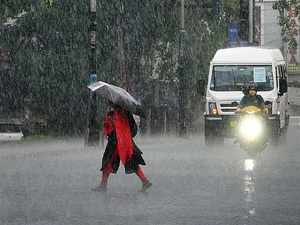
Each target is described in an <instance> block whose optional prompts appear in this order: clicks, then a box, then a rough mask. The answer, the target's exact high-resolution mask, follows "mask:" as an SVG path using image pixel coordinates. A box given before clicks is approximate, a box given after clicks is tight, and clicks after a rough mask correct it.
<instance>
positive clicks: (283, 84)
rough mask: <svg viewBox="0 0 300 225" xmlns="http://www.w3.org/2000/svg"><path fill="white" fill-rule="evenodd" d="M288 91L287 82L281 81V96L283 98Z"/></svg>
mask: <svg viewBox="0 0 300 225" xmlns="http://www.w3.org/2000/svg"><path fill="white" fill-rule="evenodd" d="M287 91H288V84H287V80H285V79H284V80H283V79H282V80H280V81H279V93H278V95H279V96H282V95H283V94H284V93H286V92H287Z"/></svg>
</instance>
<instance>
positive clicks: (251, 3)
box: [249, 0, 255, 44]
mask: <svg viewBox="0 0 300 225" xmlns="http://www.w3.org/2000/svg"><path fill="white" fill-rule="evenodd" d="M254 4H255V2H254V0H249V43H250V44H253V41H254Z"/></svg>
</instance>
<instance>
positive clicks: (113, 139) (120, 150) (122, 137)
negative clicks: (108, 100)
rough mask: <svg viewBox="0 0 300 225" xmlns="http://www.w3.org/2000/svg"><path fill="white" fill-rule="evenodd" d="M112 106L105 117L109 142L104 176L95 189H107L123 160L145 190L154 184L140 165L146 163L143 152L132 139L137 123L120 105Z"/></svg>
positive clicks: (126, 167)
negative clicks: (112, 175) (110, 177)
mask: <svg viewBox="0 0 300 225" xmlns="http://www.w3.org/2000/svg"><path fill="white" fill-rule="evenodd" d="M112 106H113V108H114V110H113V111H111V112H109V113H107V114H106V116H105V118H104V127H103V132H104V134H105V136H107V138H108V143H107V146H106V148H105V152H104V155H103V158H102V168H101V171H102V177H101V181H100V185H99V186H97V187H96V188H94V189H93V190H94V191H106V190H107V183H108V178H109V175H110V174H111V173H116V172H117V171H118V168H119V165H120V161H121V162H122V164H123V165H124V167H125V172H126V174H132V173H135V174H136V175H137V176H138V177H139V178H140V180H141V182H142V189H141V191H142V192H144V191H146V190H147V189H148V188H150V187H151V186H152V184H151V182H150V181H149V180H148V178H147V177H146V176H145V175H144V172H143V169H142V168H141V166H140V165H146V163H145V161H144V159H143V157H142V152H141V150H140V149H139V148H138V147H137V146H136V144H135V143H134V141H133V139H132V138H133V137H134V136H135V135H136V133H137V125H136V123H135V120H134V118H133V116H132V114H131V113H130V112H128V111H127V110H125V109H122V108H121V107H119V106H116V105H112Z"/></svg>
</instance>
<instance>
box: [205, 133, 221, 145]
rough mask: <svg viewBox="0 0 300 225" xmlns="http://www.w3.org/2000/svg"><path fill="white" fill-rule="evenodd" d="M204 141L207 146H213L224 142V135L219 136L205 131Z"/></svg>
mask: <svg viewBox="0 0 300 225" xmlns="http://www.w3.org/2000/svg"><path fill="white" fill-rule="evenodd" d="M204 141H205V145H206V146H207V147H213V146H216V145H222V144H224V137H220V136H217V135H216V134H212V133H205V136H204Z"/></svg>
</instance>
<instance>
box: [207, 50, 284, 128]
mask: <svg viewBox="0 0 300 225" xmlns="http://www.w3.org/2000/svg"><path fill="white" fill-rule="evenodd" d="M240 71H242V72H243V71H246V72H247V75H245V76H247V78H249V77H250V78H251V76H252V77H253V82H255V83H256V82H258V83H257V84H259V85H260V84H262V87H263V88H262V90H258V94H259V95H261V96H262V97H263V98H264V101H265V102H269V103H270V107H271V108H272V110H271V114H270V116H269V117H270V119H272V118H273V119H275V117H276V119H277V120H278V126H280V128H281V129H283V128H285V127H286V126H287V124H288V113H287V109H288V93H287V69H286V63H285V61H284V58H283V56H282V54H281V52H280V50H279V49H263V48H258V47H238V48H228V49H221V50H218V51H217V52H216V54H215V56H214V58H213V59H212V61H211V64H210V70H209V76H208V85H207V91H206V110H205V120H206V121H222V120H226V117H230V116H232V115H235V111H236V109H237V106H238V104H239V102H240V101H241V98H242V97H243V96H244V94H243V92H242V90H241V88H240V87H239V86H237V87H235V86H232V90H231V89H229V88H228V89H226V87H225V86H224V88H223V89H222V87H223V86H222V80H221V79H219V80H217V79H218V76H219V77H220V76H223V75H222V74H226V76H227V78H228V79H224V77H225V76H223V77H222V79H223V81H224V83H228V80H230V79H232V78H231V77H230V74H232V75H233V76H234V74H238V79H239V80H243V74H242V73H241V72H240ZM246 72H245V73H246ZM241 74H242V75H241ZM225 78H226V77H225ZM233 80H234V79H233ZM283 84H285V88H283V86H284V85H283ZM239 85H240V86H242V83H241V82H240V83H239ZM245 85H247V82H246V83H244V86H245ZM248 85H249V83H248ZM281 86H282V87H281ZM220 87H221V88H220ZM239 88H240V89H239ZM283 89H284V90H283ZM282 90H283V91H282ZM211 104H215V106H216V109H215V111H214V112H213V114H214V115H212V112H211ZM272 116H273V117H272ZM219 123H220V122H219ZM279 124H280V125H279Z"/></svg>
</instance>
